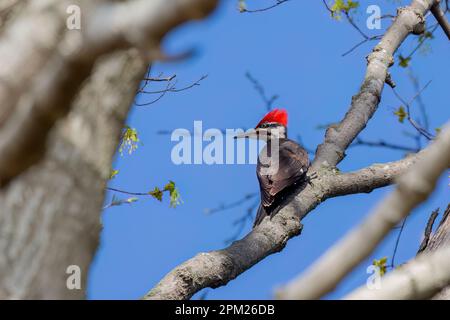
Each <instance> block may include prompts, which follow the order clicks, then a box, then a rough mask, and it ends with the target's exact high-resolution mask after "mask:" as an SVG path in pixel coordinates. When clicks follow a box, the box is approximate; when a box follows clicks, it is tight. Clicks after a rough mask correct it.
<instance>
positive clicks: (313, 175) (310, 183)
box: [306, 172, 319, 187]
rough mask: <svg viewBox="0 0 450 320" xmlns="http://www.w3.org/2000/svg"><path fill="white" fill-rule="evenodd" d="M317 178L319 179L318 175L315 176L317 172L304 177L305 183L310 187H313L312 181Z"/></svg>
mask: <svg viewBox="0 0 450 320" xmlns="http://www.w3.org/2000/svg"><path fill="white" fill-rule="evenodd" d="M318 177H319V175H318V174H317V172H313V173H311V174H310V175H307V176H306V181H307V182H308V184H309V185H310V186H311V187H314V184H313V182H312V180H314V179H317V178H318Z"/></svg>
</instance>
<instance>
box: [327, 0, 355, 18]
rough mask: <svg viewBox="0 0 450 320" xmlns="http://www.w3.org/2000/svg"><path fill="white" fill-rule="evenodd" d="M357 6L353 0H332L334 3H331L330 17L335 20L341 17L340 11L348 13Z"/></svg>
mask: <svg viewBox="0 0 450 320" xmlns="http://www.w3.org/2000/svg"><path fill="white" fill-rule="evenodd" d="M358 7H359V2H358V1H353V0H334V3H333V4H332V5H331V7H330V10H331V17H333V18H334V19H336V20H340V19H341V13H342V12H344V13H346V14H348V13H350V11H351V10H352V9H353V10H356V8H358Z"/></svg>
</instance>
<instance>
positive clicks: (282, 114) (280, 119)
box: [256, 109, 288, 128]
mask: <svg viewBox="0 0 450 320" xmlns="http://www.w3.org/2000/svg"><path fill="white" fill-rule="evenodd" d="M287 122H288V115H287V112H286V110H285V109H273V110H272V111H270V112H269V113H267V114H266V115H265V116H264V118H262V120H261V121H260V122H259V123H258V125H257V126H256V128H258V127H259V126H261V125H262V124H264V123H279V124H281V125H283V126H285V127H287Z"/></svg>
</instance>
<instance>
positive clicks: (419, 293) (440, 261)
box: [344, 246, 450, 300]
mask: <svg viewBox="0 0 450 320" xmlns="http://www.w3.org/2000/svg"><path fill="white" fill-rule="evenodd" d="M449 265H450V247H449V246H447V247H445V248H442V249H439V250H438V251H435V252H432V253H427V254H420V255H419V256H418V257H417V258H415V259H413V260H412V261H410V262H408V263H407V264H406V265H402V266H401V267H400V268H399V269H398V270H395V271H393V272H391V273H389V274H388V275H386V276H385V277H383V278H381V283H380V288H379V289H372V290H371V289H369V288H367V287H366V286H363V287H360V288H359V289H356V290H355V291H353V292H351V293H350V294H349V295H347V296H345V297H344V299H348V300H406V299H407V300H413V299H414V300H417V299H428V298H431V297H432V296H433V295H435V294H436V293H438V292H439V291H440V290H442V288H444V287H445V286H446V285H449V284H450V272H449V270H448V266H449Z"/></svg>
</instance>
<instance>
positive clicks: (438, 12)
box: [430, 0, 450, 40]
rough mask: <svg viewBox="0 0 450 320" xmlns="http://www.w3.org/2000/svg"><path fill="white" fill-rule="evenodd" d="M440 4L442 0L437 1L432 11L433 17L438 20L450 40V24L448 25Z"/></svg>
mask: <svg viewBox="0 0 450 320" xmlns="http://www.w3.org/2000/svg"><path fill="white" fill-rule="evenodd" d="M439 3H440V0H438V1H436V2H435V3H434V5H433V6H432V7H431V9H430V10H431V13H432V14H433V16H434V17H435V18H436V20H437V22H438V23H439V25H440V26H441V28H442V30H443V31H444V33H445V34H446V35H447V38H448V39H449V40H450V23H448V21H447V18H446V17H445V14H444V12H442V10H441V7H440V6H439Z"/></svg>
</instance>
